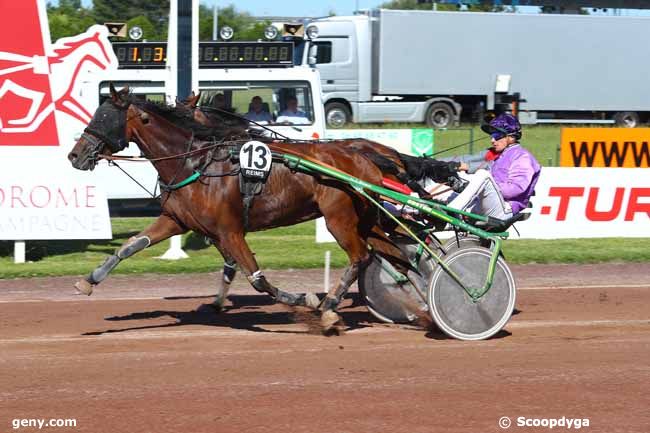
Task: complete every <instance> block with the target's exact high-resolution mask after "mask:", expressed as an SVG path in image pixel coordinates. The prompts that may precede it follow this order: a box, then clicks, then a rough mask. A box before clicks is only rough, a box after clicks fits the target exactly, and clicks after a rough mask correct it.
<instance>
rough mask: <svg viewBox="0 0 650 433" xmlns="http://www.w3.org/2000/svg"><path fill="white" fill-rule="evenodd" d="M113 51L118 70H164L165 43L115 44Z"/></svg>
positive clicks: (165, 60) (165, 59) (165, 58)
mask: <svg viewBox="0 0 650 433" xmlns="http://www.w3.org/2000/svg"><path fill="white" fill-rule="evenodd" d="M113 51H115V57H117V62H118V67H119V68H120V69H134V68H143V69H156V68H164V67H165V63H166V62H167V44H166V43H165V42H115V43H113Z"/></svg>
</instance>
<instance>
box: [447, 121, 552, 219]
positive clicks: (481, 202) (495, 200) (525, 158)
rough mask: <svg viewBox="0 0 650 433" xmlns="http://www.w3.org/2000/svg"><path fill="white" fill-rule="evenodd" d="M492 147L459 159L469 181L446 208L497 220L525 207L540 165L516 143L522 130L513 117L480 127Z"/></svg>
mask: <svg viewBox="0 0 650 433" xmlns="http://www.w3.org/2000/svg"><path fill="white" fill-rule="evenodd" d="M481 129H482V130H483V132H485V133H487V134H490V137H491V139H492V146H491V147H490V149H488V150H487V151H485V152H482V153H481V154H479V155H470V156H465V157H460V158H459V159H460V161H459V162H460V163H461V164H460V167H459V171H464V172H466V173H467V174H463V175H462V177H464V178H465V179H466V180H468V181H469V183H468V184H467V186H466V187H465V189H464V190H463V191H462V192H461V193H460V194H454V195H452V196H451V197H450V200H449V201H448V206H450V207H452V208H455V209H460V210H468V211H470V212H472V213H477V214H481V215H485V216H491V217H494V218H499V219H503V220H505V219H509V218H512V217H513V216H514V215H516V214H517V213H519V212H521V211H522V210H523V209H525V208H526V207H527V206H528V202H529V201H530V197H531V196H532V195H533V193H534V191H535V185H536V184H537V180H538V179H539V174H540V172H541V166H540V164H539V163H538V162H537V160H536V159H535V157H534V156H533V155H532V154H531V153H530V152H529V151H528V150H526V149H524V148H523V147H522V146H521V144H520V143H519V139H521V135H522V131H521V125H520V124H519V121H518V120H517V118H516V117H515V116H513V115H512V114H508V113H504V114H500V115H499V116H497V117H495V118H494V119H493V120H492V121H491V122H490V123H489V124H486V125H482V126H481Z"/></svg>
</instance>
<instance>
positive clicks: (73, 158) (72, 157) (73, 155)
mask: <svg viewBox="0 0 650 433" xmlns="http://www.w3.org/2000/svg"><path fill="white" fill-rule="evenodd" d="M78 157H79V155H77V154H76V153H74V152H70V153H68V161H70V162H72V163H74V162H75V161H76V160H77V158H78Z"/></svg>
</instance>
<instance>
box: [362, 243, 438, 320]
mask: <svg viewBox="0 0 650 433" xmlns="http://www.w3.org/2000/svg"><path fill="white" fill-rule="evenodd" d="M395 244H396V245H397V246H398V247H399V248H400V249H401V250H402V252H404V254H405V255H406V256H407V257H408V258H409V260H411V262H412V263H413V264H414V265H416V266H417V269H418V270H419V275H418V273H417V272H414V271H409V274H408V278H406V277H404V275H402V274H400V273H398V272H397V271H396V270H395V269H394V268H393V266H392V265H391V264H390V263H389V262H388V261H387V260H386V259H384V258H382V257H381V256H379V255H377V254H375V255H374V256H373V259H372V261H371V262H370V264H369V265H368V266H367V267H366V268H365V269H364V270H363V271H362V274H361V277H360V278H359V291H360V292H361V296H363V298H364V299H365V301H366V305H367V307H368V310H369V311H370V313H372V315H373V316H375V317H376V318H377V319H379V320H381V321H382V322H386V323H412V322H414V321H415V320H417V318H418V313H420V314H421V313H422V312H426V311H427V309H428V306H427V304H426V292H427V285H428V281H430V279H431V275H433V271H434V269H435V266H436V263H435V261H434V260H432V259H430V258H429V256H428V254H427V253H426V252H422V255H421V256H419V257H418V254H417V250H418V248H417V244H413V243H412V241H410V240H407V239H400V240H397V241H396V242H395Z"/></svg>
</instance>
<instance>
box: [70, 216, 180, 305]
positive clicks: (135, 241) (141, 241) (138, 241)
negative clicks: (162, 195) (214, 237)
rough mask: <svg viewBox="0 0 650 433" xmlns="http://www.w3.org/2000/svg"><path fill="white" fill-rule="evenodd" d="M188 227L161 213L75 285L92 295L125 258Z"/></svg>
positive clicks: (84, 292) (85, 293) (86, 293)
mask: <svg viewBox="0 0 650 433" xmlns="http://www.w3.org/2000/svg"><path fill="white" fill-rule="evenodd" d="M186 231H187V229H185V228H184V227H181V226H180V225H178V224H177V223H176V221H174V220H173V219H172V218H170V217H169V216H166V215H161V216H160V217H158V219H157V220H156V221H154V222H153V224H151V225H150V226H149V227H147V228H146V229H144V230H143V231H142V232H140V233H138V234H137V235H135V236H133V237H131V238H129V240H128V241H126V242H125V243H124V244H122V246H121V247H120V248H119V249H118V250H117V251H115V254H113V255H111V256H109V257H108V258H107V259H106V260H105V261H104V263H102V264H101V265H100V266H98V267H97V268H95V270H94V271H92V272H91V273H90V275H88V277H86V278H84V279H82V280H79V281H78V282H77V283H75V285H74V287H75V288H76V289H77V291H78V292H79V293H80V294H84V295H88V296H90V295H91V294H92V293H93V289H94V287H95V286H96V285H97V284H99V283H101V282H102V281H104V280H105V279H106V277H107V276H108V274H109V273H110V272H111V271H112V270H113V269H115V267H116V266H117V265H118V264H119V263H120V262H121V261H122V260H124V259H126V258H129V257H131V256H132V255H133V254H135V253H137V252H138V251H142V250H143V249H145V248H147V247H150V246H152V245H155V244H157V243H158V242H160V241H164V240H165V239H168V238H170V237H172V236H174V235H180V234H182V233H185V232H186Z"/></svg>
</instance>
